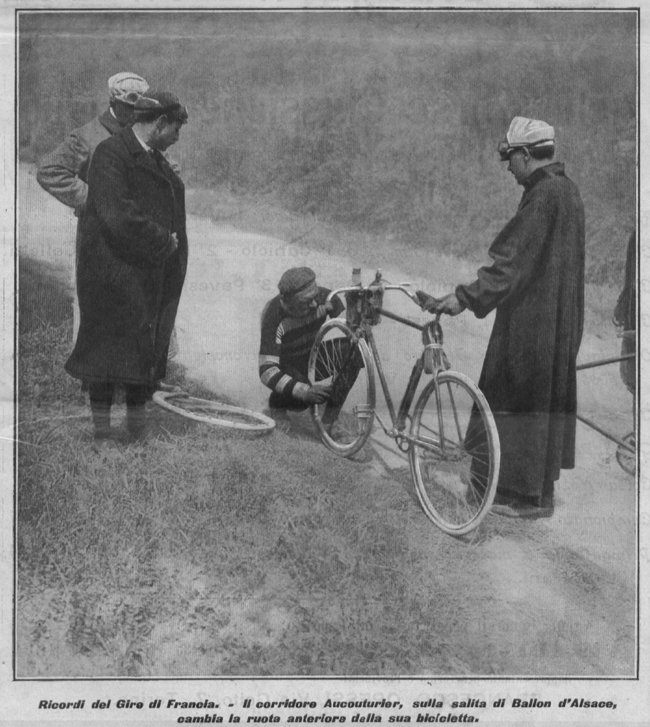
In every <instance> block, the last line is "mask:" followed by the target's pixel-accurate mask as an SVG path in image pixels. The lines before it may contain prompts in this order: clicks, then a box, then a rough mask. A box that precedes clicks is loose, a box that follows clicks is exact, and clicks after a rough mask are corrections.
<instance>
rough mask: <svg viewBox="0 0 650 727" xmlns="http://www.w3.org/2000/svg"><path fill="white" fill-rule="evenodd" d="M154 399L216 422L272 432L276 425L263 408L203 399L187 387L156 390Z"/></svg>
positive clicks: (166, 406)
mask: <svg viewBox="0 0 650 727" xmlns="http://www.w3.org/2000/svg"><path fill="white" fill-rule="evenodd" d="M153 400H154V402H155V403H156V404H158V405H159V406H161V407H163V408H164V409H167V410H168V411H173V412H174V413H175V414H180V415H181V416H184V417H186V418H188V419H193V420H194V421H197V422H203V423H204V424H210V425H212V426H217V427H227V428H229V429H237V430H241V431H246V432H255V433H259V434H266V433H268V432H271V431H272V430H273V429H274V427H275V422H274V421H273V419H271V417H267V416H266V415H264V414H260V413H259V412H256V411H252V410H251V409H243V408H242V407H238V406H231V405H230V404H222V403H221V402H219V401H210V400H209V399H199V398H197V397H195V396H190V395H189V394H186V393H185V392H184V391H179V392H170V391H156V392H154V395H153Z"/></svg>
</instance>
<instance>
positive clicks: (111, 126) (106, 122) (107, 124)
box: [99, 109, 125, 136]
mask: <svg viewBox="0 0 650 727" xmlns="http://www.w3.org/2000/svg"><path fill="white" fill-rule="evenodd" d="M99 123H100V124H101V125H102V126H103V127H104V128H105V129H106V131H108V133H109V134H110V135H111V136H113V135H114V134H117V133H118V132H119V131H122V129H123V128H125V127H124V126H121V125H120V122H119V121H118V120H117V119H116V118H115V116H113V114H112V113H111V110H110V109H106V111H104V113H103V114H101V115H100V116H99Z"/></svg>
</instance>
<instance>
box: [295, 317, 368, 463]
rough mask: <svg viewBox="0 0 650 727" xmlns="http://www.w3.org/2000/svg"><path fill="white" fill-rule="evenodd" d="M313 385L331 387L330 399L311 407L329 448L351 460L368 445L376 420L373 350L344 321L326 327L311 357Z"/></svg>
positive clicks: (311, 379)
mask: <svg viewBox="0 0 650 727" xmlns="http://www.w3.org/2000/svg"><path fill="white" fill-rule="evenodd" d="M308 376H309V382H310V384H312V385H313V384H320V385H325V386H331V394H330V399H329V401H327V402H326V403H325V404H314V405H313V406H312V407H311V414H312V419H313V421H314V426H315V427H316V430H317V431H318V434H319V436H320V438H321V440H322V441H323V443H324V444H325V446H326V447H328V448H329V449H331V450H332V451H333V452H336V454H338V455H341V456H342V457H351V456H352V455H353V454H356V453H357V452H358V451H359V450H360V449H361V448H362V447H363V445H364V444H365V443H366V441H367V439H368V437H369V436H370V432H371V431H372V425H373V420H374V416H375V376H374V365H373V361H372V356H371V354H370V350H369V349H368V345H367V343H366V342H365V341H364V340H363V339H359V338H357V337H356V336H355V335H354V333H352V331H351V329H350V328H349V327H348V326H347V325H346V324H345V323H344V322H343V321H341V320H339V319H337V318H334V319H332V320H330V321H327V322H326V323H324V324H323V326H322V327H321V329H320V331H319V332H318V334H317V336H316V340H315V341H314V345H313V346H312V349H311V354H310V356H309V368H308Z"/></svg>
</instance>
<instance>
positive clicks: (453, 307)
mask: <svg viewBox="0 0 650 727" xmlns="http://www.w3.org/2000/svg"><path fill="white" fill-rule="evenodd" d="M464 309H465V307H464V306H463V304H462V303H461V302H460V301H459V300H458V298H457V296H456V294H455V293H450V294H449V295H445V297H444V298H441V299H440V300H439V301H438V308H437V310H436V313H446V314H447V315H448V316H457V315H458V314H459V313H462V311H463V310H464Z"/></svg>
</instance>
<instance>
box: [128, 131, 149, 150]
mask: <svg viewBox="0 0 650 727" xmlns="http://www.w3.org/2000/svg"><path fill="white" fill-rule="evenodd" d="M131 131H133V133H134V134H135V138H136V139H137V140H138V141H139V142H140V144H141V145H142V148H143V149H144V150H145V151H146V152H147V154H149V153H150V152H153V149H152V148H151V147H150V146H149V145H148V144H147V143H146V142H145V141H143V140H142V139H141V138H140V137H139V136H138V132H137V131H136V130H135V126H132V127H131Z"/></svg>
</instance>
